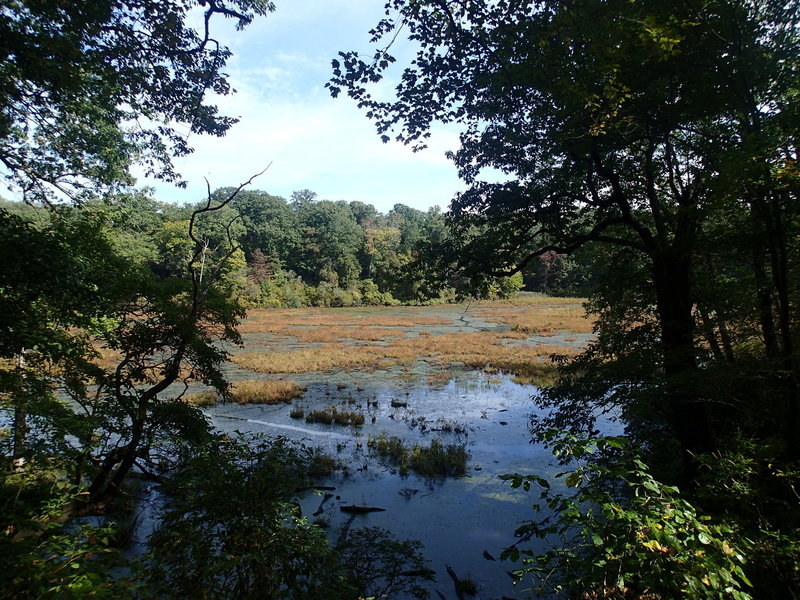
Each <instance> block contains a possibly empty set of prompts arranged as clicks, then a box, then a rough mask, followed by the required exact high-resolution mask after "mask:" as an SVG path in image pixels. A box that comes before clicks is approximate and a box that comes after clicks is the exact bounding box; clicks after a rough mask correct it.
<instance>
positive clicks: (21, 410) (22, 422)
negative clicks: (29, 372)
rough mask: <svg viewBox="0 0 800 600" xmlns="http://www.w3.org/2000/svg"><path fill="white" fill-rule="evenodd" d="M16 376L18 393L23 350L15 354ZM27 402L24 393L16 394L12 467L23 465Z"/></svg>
mask: <svg viewBox="0 0 800 600" xmlns="http://www.w3.org/2000/svg"><path fill="white" fill-rule="evenodd" d="M17 375H18V376H19V382H20V384H21V385H20V391H21V390H22V388H24V382H25V349H24V348H22V349H20V351H19V353H18V354H17ZM26 401H27V394H26V393H17V394H16V402H15V403H14V449H13V452H12V458H13V459H14V466H15V467H17V466H19V465H20V464H22V463H23V456H24V454H25V444H26V442H27V439H28V419H27V411H26V410H25V402H26Z"/></svg>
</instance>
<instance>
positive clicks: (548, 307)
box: [186, 295, 592, 599]
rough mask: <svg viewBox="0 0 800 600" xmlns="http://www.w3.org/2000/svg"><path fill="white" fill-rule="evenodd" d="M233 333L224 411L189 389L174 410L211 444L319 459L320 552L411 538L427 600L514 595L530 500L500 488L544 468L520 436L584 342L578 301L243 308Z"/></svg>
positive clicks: (307, 505) (310, 506) (585, 327)
mask: <svg viewBox="0 0 800 600" xmlns="http://www.w3.org/2000/svg"><path fill="white" fill-rule="evenodd" d="M240 330H241V332H242V335H243V344H242V346H241V347H236V348H232V349H231V353H232V356H231V361H230V363H229V365H228V369H227V376H228V377H229V379H230V380H231V381H232V382H233V398H234V401H233V402H225V403H222V402H215V401H214V394H212V393H211V392H209V390H207V389H203V388H202V387H200V386H195V387H193V388H192V389H190V390H189V394H188V395H187V396H186V398H187V399H188V401H190V402H195V403H197V404H200V405H202V406H203V407H204V408H203V410H204V411H205V413H206V415H207V417H208V418H209V419H210V420H211V422H212V423H213V425H214V426H215V427H216V428H217V429H218V430H220V431H223V432H229V433H231V434H233V433H234V432H241V433H246V434H252V435H266V436H285V437H287V438H289V439H291V440H294V441H298V442H302V443H303V444H306V445H308V446H310V447H313V448H318V449H319V451H320V453H321V455H324V456H327V457H329V460H328V463H329V467H328V469H327V474H326V475H324V476H321V477H320V478H318V483H319V485H320V486H321V487H322V488H324V492H325V493H323V492H319V493H309V494H308V495H307V496H306V497H305V498H304V499H303V501H302V503H301V508H302V512H303V514H304V516H306V517H307V518H308V519H309V520H312V521H314V522H316V523H318V524H319V525H321V526H323V527H325V528H327V531H328V532H329V536H330V537H331V538H332V539H335V538H336V537H338V536H340V535H341V534H342V532H343V531H347V530H348V529H349V528H351V527H352V528H365V527H380V528H384V529H387V530H389V531H390V532H391V533H392V534H393V535H394V536H395V537H396V538H398V539H413V540H419V541H420V542H421V543H422V545H423V554H424V556H425V558H426V559H427V560H428V561H429V563H428V564H429V567H430V568H431V569H432V570H433V571H435V581H432V582H429V583H427V584H426V585H427V587H428V589H429V591H430V592H432V593H431V597H444V598H451V597H474V598H484V599H494V598H497V599H499V598H515V597H523V596H524V590H521V589H518V588H515V586H514V584H513V581H512V579H511V577H510V576H509V571H510V570H512V569H513V568H514V565H513V564H512V563H505V562H501V561H500V560H499V555H500V552H501V551H502V550H503V549H504V548H506V547H508V546H510V545H511V544H514V543H515V542H516V541H517V540H516V539H515V538H514V530H515V525H516V524H517V523H518V522H520V521H522V520H524V519H526V518H530V513H531V504H532V502H533V498H532V497H528V495H527V494H525V493H523V492H521V491H519V490H512V489H511V488H510V487H509V486H508V485H507V484H504V483H503V482H502V481H501V480H500V479H499V476H500V475H502V474H506V473H537V474H540V475H544V476H547V475H550V474H552V473H553V472H554V470H555V469H556V467H555V465H553V464H552V455H551V453H550V451H548V450H546V449H544V448H543V447H542V446H541V445H539V444H535V443H532V440H531V435H530V433H529V429H528V424H529V421H530V418H531V415H532V414H533V413H534V412H535V411H536V410H537V408H536V405H535V403H534V402H533V400H532V398H533V397H534V396H535V395H536V394H537V391H538V387H537V386H541V385H547V383H548V381H549V380H550V379H551V378H552V376H553V373H554V366H553V357H554V356H557V355H574V354H575V353H577V352H578V351H579V350H580V349H581V348H582V347H583V346H584V345H585V344H586V343H587V342H588V341H589V340H590V339H591V336H592V333H591V323H590V322H589V321H588V320H587V319H586V317H585V315H584V310H583V307H582V304H581V300H579V299H558V298H545V297H542V296H535V295H526V296H521V297H518V298H517V299H515V300H512V301H502V302H499V301H498V302H483V303H474V304H453V305H435V306H428V307H387V308H383V307H381V308H377V307H371V308H336V309H333V308H331V309H295V310H284V309H275V310H254V311H251V313H250V314H249V315H248V318H247V319H246V320H245V321H244V322H243V324H242V326H241V328H240ZM456 581H459V582H460V583H457V582H456ZM470 584H474V585H470ZM465 595H466V596H465Z"/></svg>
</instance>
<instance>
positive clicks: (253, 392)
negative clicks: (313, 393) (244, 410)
mask: <svg viewBox="0 0 800 600" xmlns="http://www.w3.org/2000/svg"><path fill="white" fill-rule="evenodd" d="M305 391H306V388H305V387H304V386H302V385H300V384H298V383H296V382H294V381H284V380H274V379H248V380H244V381H237V382H235V383H234V384H233V385H232V386H231V398H232V399H233V401H234V402H236V403H237V404H278V403H280V402H291V401H292V399H294V398H299V397H300V396H302V395H303V392H305Z"/></svg>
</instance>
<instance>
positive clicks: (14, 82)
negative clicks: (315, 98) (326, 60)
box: [0, 0, 273, 201]
mask: <svg viewBox="0 0 800 600" xmlns="http://www.w3.org/2000/svg"><path fill="white" fill-rule="evenodd" d="M272 9H273V6H272V3H271V2H270V1H269V0H170V1H167V2H161V1H158V0H145V1H144V2H138V1H133V0H99V1H98V0H78V1H75V2H66V3H65V2H52V1H44V2H39V1H34V0H11V2H10V3H9V2H7V3H5V8H4V10H3V11H2V13H1V14H0V40H2V41H0V80H2V83H0V163H2V165H3V167H4V171H5V172H4V176H5V178H6V180H7V181H8V183H9V184H10V185H11V186H12V187H14V188H16V189H17V190H19V191H21V192H22V193H23V195H24V196H25V198H26V199H28V200H46V201H49V200H52V197H53V194H55V196H64V195H66V196H68V197H70V198H76V199H81V198H84V197H87V196H89V195H91V193H92V192H93V191H94V186H96V185H103V186H108V187H110V188H114V187H118V186H119V185H121V184H127V183H130V181H131V178H130V175H129V174H128V167H129V166H130V165H131V164H133V163H138V164H141V165H143V166H144V167H145V172H146V173H147V174H148V175H155V176H157V177H160V178H162V179H165V180H168V181H178V180H179V174H178V173H177V172H176V171H175V169H174V167H173V165H172V157H174V156H184V155H186V154H188V153H190V152H191V148H190V146H189V145H188V142H187V138H186V135H185V134H184V133H181V132H180V131H179V130H178V129H176V124H182V125H185V126H187V127H188V130H189V131H190V132H192V133H208V134H211V135H217V136H219V135H224V133H225V132H226V131H227V130H228V129H229V128H230V127H231V125H233V124H234V123H235V122H236V120H235V119H232V118H230V117H225V116H223V115H221V114H219V112H218V110H217V108H216V107H215V106H214V105H213V104H210V103H208V102H207V101H206V98H205V96H206V93H207V92H213V93H215V94H221V95H225V94H228V93H230V92H231V91H232V90H231V88H230V85H229V83H228V78H227V75H226V74H225V73H224V72H223V71H222V69H223V67H224V65H225V62H226V60H227V59H228V58H229V56H230V51H229V50H228V49H227V48H226V47H224V46H222V45H221V44H220V43H219V42H218V41H217V40H216V39H214V38H213V37H212V35H211V28H210V27H211V23H212V20H213V19H214V18H215V17H224V18H230V19H234V20H235V21H236V24H237V28H239V29H241V28H243V27H245V26H246V25H247V24H249V23H250V22H251V21H252V19H253V18H254V17H255V16H256V15H265V14H266V13H267V12H268V11H271V10H272ZM193 10H198V11H203V19H202V31H201V32H198V31H196V30H195V29H193V28H192V27H191V26H190V25H188V23H187V20H188V19H189V15H190V13H191V12H192V11H193Z"/></svg>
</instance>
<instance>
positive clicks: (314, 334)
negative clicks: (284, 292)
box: [282, 326, 403, 343]
mask: <svg viewBox="0 0 800 600" xmlns="http://www.w3.org/2000/svg"><path fill="white" fill-rule="evenodd" d="M282 333H283V334H284V335H291V336H293V337H296V338H297V339H298V340H300V341H302V342H309V343H314V342H328V343H330V342H339V341H341V340H344V339H351V340H361V341H369V342H377V341H380V340H385V339H389V338H393V337H398V336H402V335H403V331H402V330H400V329H397V328H395V329H388V328H386V327H380V328H379V327H365V326H343V327H319V328H313V329H312V328H308V329H296V328H295V329H289V328H287V329H284V330H282Z"/></svg>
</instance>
